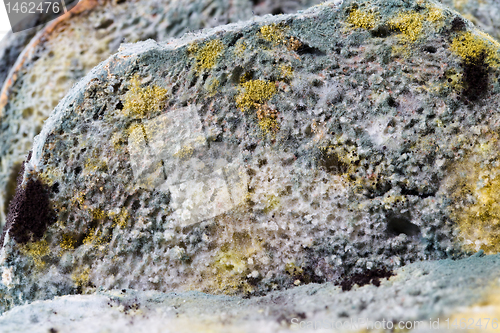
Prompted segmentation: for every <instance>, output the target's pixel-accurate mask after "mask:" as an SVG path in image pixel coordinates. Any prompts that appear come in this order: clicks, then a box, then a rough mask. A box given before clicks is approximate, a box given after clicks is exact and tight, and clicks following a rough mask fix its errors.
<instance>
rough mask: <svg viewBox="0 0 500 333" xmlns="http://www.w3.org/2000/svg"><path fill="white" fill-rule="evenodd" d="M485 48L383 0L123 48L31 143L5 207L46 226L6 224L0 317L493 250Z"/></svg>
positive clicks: (322, 277) (467, 31)
mask: <svg viewBox="0 0 500 333" xmlns="http://www.w3.org/2000/svg"><path fill="white" fill-rule="evenodd" d="M499 50H500V46H499V45H498V43H497V42H496V41H494V40H493V39H492V38H491V37H489V36H488V35H486V34H483V33H481V32H479V31H478V30H476V29H475V28H474V27H473V26H472V25H471V24H469V23H468V22H467V21H465V20H463V19H462V18H461V17H460V16H459V15H457V14H456V13H455V12H452V11H450V10H448V9H446V8H444V7H442V6H441V5H440V4H438V3H435V2H433V1H425V2H424V1H419V2H404V3H403V2H392V1H388V0H378V1H361V2H360V1H356V2H354V1H345V2H343V3H342V4H340V3H339V2H336V3H335V2H333V3H332V2H330V3H325V4H322V5H319V6H315V7H313V8H311V9H309V10H307V11H305V12H303V13H299V14H296V15H286V16H278V17H265V18H258V19H256V20H255V21H254V22H248V23H241V24H232V25H226V26H222V27H218V28H214V29H210V30H207V31H204V32H201V33H197V34H188V35H186V36H184V37H183V38H181V39H179V40H173V41H170V42H168V43H163V44H160V43H156V42H154V41H147V42H143V43H137V44H127V45H124V46H123V47H122V48H121V51H120V52H119V53H118V54H116V55H114V56H112V57H111V58H109V59H108V60H107V61H106V62H103V63H101V64H100V65H99V66H97V67H95V68H94V69H93V70H92V71H91V72H90V73H89V74H88V75H87V76H86V77H85V78H84V79H83V80H81V81H79V82H78V83H77V84H76V85H75V86H74V87H73V88H72V90H71V91H70V92H69V93H68V95H67V96H66V97H65V98H64V99H63V100H62V101H61V103H60V104H58V106H57V107H56V109H55V111H54V113H52V115H51V116H50V118H49V119H48V120H47V121H46V122H45V124H44V126H43V129H42V131H41V133H40V135H39V136H37V137H36V139H35V142H34V145H33V154H32V156H31V157H30V158H29V159H28V161H27V163H26V166H25V171H24V172H23V174H22V178H21V179H20V183H19V186H18V189H17V193H18V194H19V195H17V194H16V197H18V198H19V199H18V200H15V201H14V202H13V204H12V206H11V207H12V211H13V212H20V211H21V210H20V209H22V208H23V207H24V208H25V209H28V210H29V209H30V208H31V206H30V205H29V201H28V200H27V199H25V198H29V197H30V195H31V194H32V195H36V196H40V197H41V198H45V197H44V195H46V196H47V197H48V200H49V202H50V205H49V207H50V209H51V210H52V211H53V214H54V215H55V217H56V218H55V219H54V220H53V221H51V220H47V225H46V230H41V229H40V225H37V229H36V230H31V225H30V223H31V222H30V221H29V220H28V219H24V218H22V216H24V215H22V214H21V215H17V213H16V214H12V215H10V216H9V225H8V226H7V227H6V230H7V232H6V233H5V238H4V246H3V249H2V259H1V261H0V263H1V265H2V269H4V270H9V272H11V274H10V275H9V279H8V281H6V282H5V283H4V284H3V286H2V285H0V288H1V289H0V292H1V293H3V297H2V298H1V299H2V302H3V305H2V306H3V307H4V308H5V309H7V308H10V307H11V306H13V305H15V304H19V303H23V302H24V301H25V300H34V299H45V298H50V297H52V296H54V295H61V294H71V293H80V292H83V293H85V292H91V291H93V290H95V288H96V287H102V288H135V289H140V290H151V289H154V290H159V291H170V290H192V289H195V290H201V291H205V292H210V293H229V294H253V295H259V294H263V293H266V292H269V291H271V290H274V289H280V288H291V287H293V286H295V285H300V284H304V283H309V282H325V281H333V282H340V281H342V280H343V279H345V278H347V277H348V276H349V275H351V274H358V273H363V272H369V271H371V270H374V269H387V270H392V269H394V268H396V267H399V266H400V265H404V264H407V263H410V262H413V261H418V260H424V259H439V258H445V257H460V256H461V255H463V253H466V252H468V251H476V250H479V249H483V250H485V251H487V252H495V251H497V249H498V242H497V239H496V237H498V233H499V230H498V227H497V224H496V222H495V221H496V220H497V219H498V218H499V215H500V214H499V210H498V205H497V204H496V202H498V192H497V191H495V188H496V184H497V182H498V178H497V177H498V176H497V175H498V171H499V165H498V162H497V156H498V152H499V147H498V144H499V143H498V140H497V136H498V134H497V133H498V127H499V126H500V125H499V124H500V121H499V120H500V119H499V116H498V114H496V113H495V112H493V110H494V109H495V107H496V106H498V102H499V92H500V86H499V83H498V78H499V70H498V66H499V63H500V60H499ZM478 82H479V85H477V84H478ZM485 83H486V84H485ZM32 183H34V184H38V185H37V186H34V185H33V184H32ZM30 184H31V185H30ZM40 184H41V185H43V186H45V187H46V190H33V189H40V188H43V186H39V185H40ZM44 200H45V199H44ZM41 234H42V235H43V236H40V235H41ZM26 239H30V241H28V242H26ZM27 272H29V274H28V273H27Z"/></svg>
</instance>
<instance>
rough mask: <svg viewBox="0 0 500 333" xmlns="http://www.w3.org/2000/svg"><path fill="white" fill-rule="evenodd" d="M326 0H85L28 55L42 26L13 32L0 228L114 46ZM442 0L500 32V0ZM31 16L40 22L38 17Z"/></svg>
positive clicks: (2, 106)
mask: <svg viewBox="0 0 500 333" xmlns="http://www.w3.org/2000/svg"><path fill="white" fill-rule="evenodd" d="M319 2H321V1H319V0H301V1H297V0H290V1H271V0H265V1H248V0H238V1H224V0H220V1H215V2H214V1H206V0H180V1H179V0H178V1H173V2H169V3H168V4H167V5H165V4H163V3H161V2H155V1H141V2H140V5H139V3H136V2H133V1H132V2H127V3H124V2H121V1H118V2H105V1H102V0H101V1H95V0H85V1H84V3H82V4H80V5H79V6H78V7H77V8H74V9H73V10H72V11H71V12H70V13H68V14H66V15H65V16H63V17H61V18H59V19H58V20H56V21H55V22H53V23H50V24H49V25H48V26H47V28H45V29H44V31H43V32H42V33H40V34H39V35H37V36H36V37H35V39H34V40H33V41H32V42H31V44H30V45H28V47H26V48H25V49H24V51H23V53H22V54H21V51H22V50H23V48H24V46H26V44H28V42H29V41H30V40H31V38H32V37H33V35H34V34H35V33H36V32H37V31H38V30H39V29H40V27H41V26H38V27H37V28H34V29H30V30H27V31H24V32H20V33H16V34H12V33H10V34H9V35H8V36H7V37H6V38H4V39H3V40H2V42H1V44H0V87H2V85H3V83H4V80H5V79H6V78H7V74H8V72H9V70H11V68H12V67H13V66H14V62H15V61H16V59H17V57H18V56H19V54H21V56H20V59H18V62H17V66H14V67H15V68H14V69H13V72H12V73H11V75H10V76H9V78H8V79H9V80H7V82H5V84H6V86H5V87H4V89H3V93H2V97H1V101H0V116H1V118H0V122H1V124H2V125H1V126H0V147H2V148H1V149H0V230H1V229H2V228H3V225H4V224H5V216H6V214H7V210H8V203H9V202H10V200H11V199H12V197H13V194H14V187H15V178H16V175H17V173H18V172H19V169H20V166H21V163H22V161H23V159H24V158H25V156H26V155H27V153H28V150H29V147H30V146H31V144H32V140H33V137H34V136H35V135H36V134H38V132H39V131H40V129H41V126H42V123H43V121H44V120H45V119H46V118H47V117H48V115H49V114H50V112H52V110H53V108H54V106H55V105H56V104H57V103H58V102H59V101H60V99H61V98H62V96H64V95H65V93H66V92H67V91H68V90H69V88H70V87H71V86H72V85H73V84H74V83H75V82H76V81H77V80H78V79H79V78H81V77H82V76H83V75H85V74H87V73H88V71H89V70H90V69H91V68H92V67H93V66H95V65H97V64H98V62H100V61H103V60H104V59H106V58H107V57H108V56H109V55H110V54H112V53H114V52H115V51H116V50H117V48H118V46H119V45H120V43H121V42H122V41H128V42H136V41H139V40H145V39H148V38H153V39H156V40H159V41H161V40H165V39H168V38H169V37H179V36H181V35H182V34H183V33H185V32H188V31H190V30H197V29H201V28H204V27H211V26H216V25H219V24H225V23H230V22H236V21H238V20H242V19H248V18H249V17H251V16H253V15H265V14H269V13H271V14H280V13H292V12H295V11H297V10H298V9H300V8H306V7H309V6H311V5H313V4H315V3H319ZM442 2H443V3H444V4H446V5H448V6H450V8H453V9H455V10H457V11H459V12H460V13H462V14H463V16H464V17H465V18H466V19H469V20H471V21H472V22H473V23H474V24H476V25H478V27H479V28H480V29H482V30H484V31H486V32H487V33H489V34H491V35H492V36H493V37H495V38H497V40H498V39H500V26H499V24H500V23H499V22H500V2H498V1H496V0H480V1H479V0H443V1H442ZM96 6H97V8H95V7H96ZM137 7H139V8H137ZM38 19H39V20H41V19H45V18H43V17H41V18H38ZM29 23H30V24H33V25H36V24H37V20H32V21H30V22H29Z"/></svg>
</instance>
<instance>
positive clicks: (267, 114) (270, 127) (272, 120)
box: [257, 104, 279, 137]
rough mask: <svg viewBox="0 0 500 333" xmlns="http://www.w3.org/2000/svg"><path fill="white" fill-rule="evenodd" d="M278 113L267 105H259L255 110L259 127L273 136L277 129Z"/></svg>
mask: <svg viewBox="0 0 500 333" xmlns="http://www.w3.org/2000/svg"><path fill="white" fill-rule="evenodd" d="M277 118H278V113H277V112H276V110H272V109H271V108H269V107H268V106H267V105H265V104H264V105H259V106H258V110H257V119H259V127H260V129H261V131H262V132H263V133H264V134H271V135H272V136H273V137H274V136H275V135H276V133H277V132H278V130H279V124H278V119H277Z"/></svg>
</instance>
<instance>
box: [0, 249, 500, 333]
mask: <svg viewBox="0 0 500 333" xmlns="http://www.w3.org/2000/svg"><path fill="white" fill-rule="evenodd" d="M499 264H500V258H499V255H498V254H497V255H490V256H484V257H481V256H478V255H474V256H472V257H470V258H466V259H461V260H436V261H421V262H418V263H413V264H410V265H407V266H404V267H401V268H399V269H397V270H396V271H395V274H396V275H395V276H393V277H391V278H390V279H389V280H382V281H381V284H380V286H379V287H375V286H373V285H366V286H362V287H356V288H354V289H353V290H350V291H348V292H345V291H342V290H341V288H339V287H337V286H334V285H333V284H331V283H324V284H321V285H319V284H314V283H311V284H308V285H304V286H299V287H297V288H293V289H288V290H280V291H273V292H270V293H269V294H267V295H265V296H259V297H250V298H244V297H241V296H226V295H208V294H204V293H201V292H196V291H187V292H175V293H174V292H170V293H162V292H158V291H152V290H148V291H137V290H131V289H119V290H98V291H97V292H95V293H93V294H90V295H71V296H70V295H68V296H62V297H56V298H55V299H53V300H47V301H38V302H33V303H31V304H27V305H21V306H18V307H15V308H14V309H12V310H10V311H9V312H7V313H4V314H3V315H2V316H1V317H0V325H1V327H2V333H11V332H12V333H17V332H35V333H38V332H40V333H46V332H50V330H51V329H53V330H57V331H58V332H61V333H66V332H78V333H80V332H81V333H84V332H91V333H93V332H96V331H106V332H132V333H137V332H156V331H158V332H164V331H165V328H168V330H169V332H218V333H226V332H227V333H233V332H248V333H252V332H259V333H261V332H262V333H267V332H269V333H274V332H280V333H285V332H297V331H299V330H300V331H301V332H308V333H313V332H318V331H320V332H321V331H323V332H352V331H354V332H360V331H361V332H364V331H376V330H374V329H373V328H380V327H382V321H384V322H385V327H386V328H387V327H390V326H391V325H388V324H387V322H388V321H391V323H392V324H393V327H396V328H401V327H403V328H404V326H405V324H406V326H407V327H410V326H411V327H413V328H414V330H413V331H412V332H419V333H420V332H421V333H424V332H429V333H430V332H434V333H436V332H439V333H440V332H457V333H458V332H463V329H460V328H458V327H459V325H460V324H459V323H460V321H461V320H463V319H462V318H464V319H465V322H467V321H469V325H470V323H471V322H472V320H473V321H474V323H479V324H478V326H477V327H476V328H479V327H481V326H482V330H477V331H474V332H478V331H482V332H494V331H495V329H491V330H486V328H491V326H490V325H491V322H492V321H493V325H492V326H493V327H496V324H497V319H496V318H498V317H497V316H498V313H499V312H498V311H499V305H500V303H499V302H498V298H499V295H500V292H499V289H498V288H499V285H500V282H498V274H499V273H500V265H499ZM457 272H460V273H459V274H457ZM438 318H439V320H438ZM479 318H482V322H479V321H478V319H479ZM485 318H486V319H485ZM487 318H492V319H487ZM376 321H378V323H376ZM400 323H401V324H400ZM462 323H464V321H462ZM486 323H488V326H487V327H486ZM463 326H464V324H462V327H463ZM415 328H416V329H415Z"/></svg>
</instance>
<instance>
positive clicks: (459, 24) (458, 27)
mask: <svg viewBox="0 0 500 333" xmlns="http://www.w3.org/2000/svg"><path fill="white" fill-rule="evenodd" d="M451 30H453V31H464V30H465V22H464V20H463V19H462V18H461V17H458V16H455V18H454V19H453V21H451Z"/></svg>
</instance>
